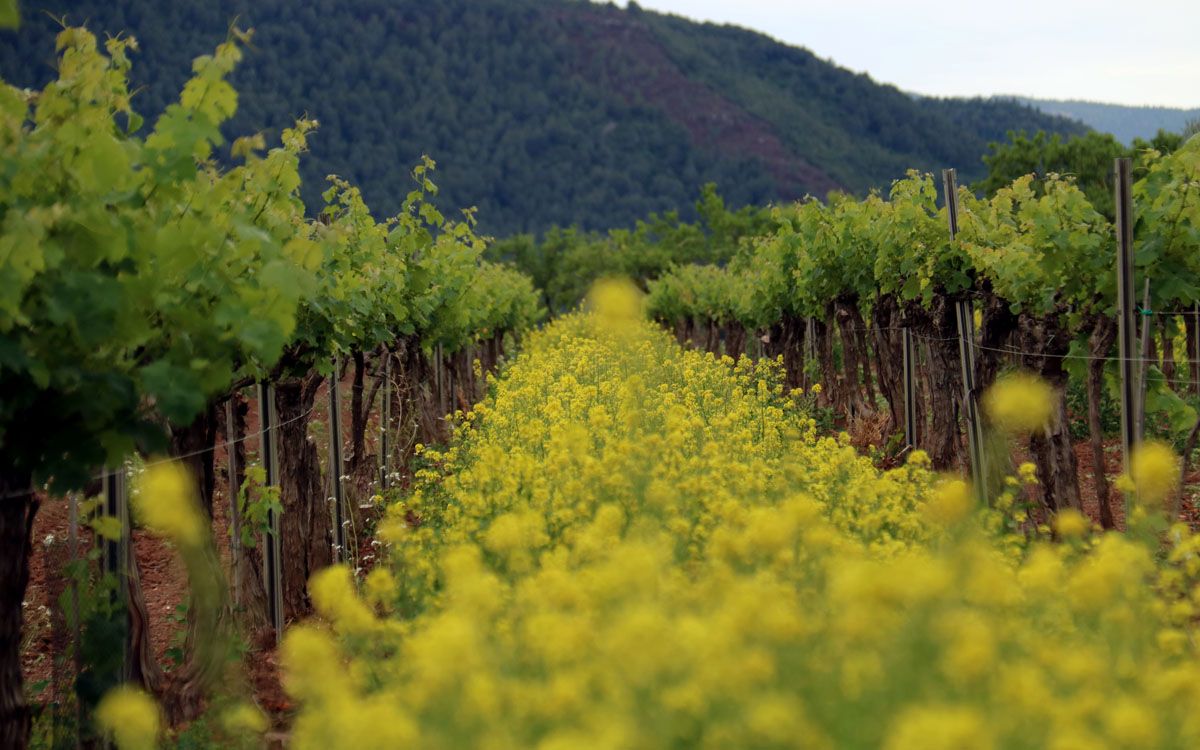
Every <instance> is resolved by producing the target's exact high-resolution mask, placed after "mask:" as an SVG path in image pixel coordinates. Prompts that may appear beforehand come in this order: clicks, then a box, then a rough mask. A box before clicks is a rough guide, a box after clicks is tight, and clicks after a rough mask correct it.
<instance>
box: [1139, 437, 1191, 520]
mask: <svg viewBox="0 0 1200 750" xmlns="http://www.w3.org/2000/svg"><path fill="white" fill-rule="evenodd" d="M1129 475H1130V478H1131V479H1132V480H1133V485H1134V491H1135V492H1137V496H1138V500H1139V501H1140V502H1142V503H1144V504H1146V505H1149V506H1153V507H1158V506H1161V505H1162V503H1163V501H1164V500H1166V499H1167V496H1168V495H1170V494H1171V493H1172V492H1174V491H1175V489H1176V488H1177V487H1178V486H1179V479H1180V477H1179V459H1178V458H1177V457H1176V456H1175V451H1173V450H1171V447H1170V446H1169V445H1167V444H1166V443H1161V442H1158V441H1155V440H1151V441H1147V442H1145V443H1143V444H1142V445H1140V446H1139V447H1138V448H1137V449H1136V450H1134V452H1133V456H1132V457H1131V459H1130V462H1129Z"/></svg>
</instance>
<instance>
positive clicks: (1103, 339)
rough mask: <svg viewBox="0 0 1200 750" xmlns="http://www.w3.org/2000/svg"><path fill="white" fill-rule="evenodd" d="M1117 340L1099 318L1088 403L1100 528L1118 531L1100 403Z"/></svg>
mask: <svg viewBox="0 0 1200 750" xmlns="http://www.w3.org/2000/svg"><path fill="white" fill-rule="evenodd" d="M1116 340H1117V324H1116V321H1114V320H1112V319H1111V318H1109V317H1108V316H1106V315H1097V316H1096V317H1095V319H1094V320H1093V322H1092V332H1091V335H1089V336H1088V353H1089V355H1090V356H1091V359H1090V360H1088V368H1087V399H1088V433H1089V437H1090V442H1091V449H1092V478H1093V481H1094V483H1095V485H1096V500H1097V502H1098V503H1099V505H1100V525H1101V526H1103V527H1104V528H1106V529H1112V528H1116V521H1115V520H1114V519H1113V512H1112V501H1111V499H1110V497H1109V490H1108V476H1107V475H1106V473H1105V460H1104V424H1103V422H1102V421H1101V419H1100V400H1101V398H1102V396H1103V389H1104V365H1105V363H1106V360H1107V358H1108V353H1109V351H1110V350H1112V345H1113V342H1114V341H1116Z"/></svg>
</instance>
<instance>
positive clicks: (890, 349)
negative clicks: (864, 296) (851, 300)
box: [871, 294, 904, 435]
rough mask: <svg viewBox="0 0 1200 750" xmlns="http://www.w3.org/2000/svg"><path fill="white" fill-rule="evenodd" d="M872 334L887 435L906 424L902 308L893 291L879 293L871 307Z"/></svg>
mask: <svg viewBox="0 0 1200 750" xmlns="http://www.w3.org/2000/svg"><path fill="white" fill-rule="evenodd" d="M871 322H872V324H873V325H872V326H871V334H872V337H873V338H874V341H875V367H876V372H877V373H878V375H879V378H878V382H879V390H880V392H881V393H882V394H883V398H884V400H885V401H887V405H888V423H887V425H886V427H885V429H884V434H885V435H891V434H893V433H894V432H896V431H897V430H898V429H901V426H902V425H903V424H904V334H903V333H902V332H901V331H900V330H898V329H899V328H900V307H899V306H898V305H897V304H896V298H895V297H893V296H892V295H890V294H885V295H882V296H880V297H879V298H878V299H877V300H876V301H875V306H874V307H873V308H872V309H871Z"/></svg>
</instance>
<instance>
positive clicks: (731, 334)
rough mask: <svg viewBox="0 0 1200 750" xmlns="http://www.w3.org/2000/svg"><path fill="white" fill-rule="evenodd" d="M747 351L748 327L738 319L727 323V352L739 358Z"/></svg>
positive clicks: (736, 358) (735, 358)
mask: <svg viewBox="0 0 1200 750" xmlns="http://www.w3.org/2000/svg"><path fill="white" fill-rule="evenodd" d="M745 352H746V327H745V326H743V325H742V324H741V323H739V322H738V321H736V320H731V321H729V322H728V323H726V324H725V353H726V354H728V355H729V356H730V357H733V359H734V360H735V361H736V360H739V359H741V358H742V355H743V354H745Z"/></svg>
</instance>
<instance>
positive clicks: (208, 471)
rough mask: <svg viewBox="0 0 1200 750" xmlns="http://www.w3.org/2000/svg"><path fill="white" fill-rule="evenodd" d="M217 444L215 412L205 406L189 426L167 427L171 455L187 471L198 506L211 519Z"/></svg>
mask: <svg viewBox="0 0 1200 750" xmlns="http://www.w3.org/2000/svg"><path fill="white" fill-rule="evenodd" d="M216 442H217V408H216V406H215V405H214V404H212V403H209V404H206V405H205V407H204V410H203V411H201V412H200V413H199V414H197V415H196V418H195V419H194V420H192V423H191V424H189V425H183V426H179V425H171V455H172V456H175V457H176V458H177V459H178V460H179V463H181V464H183V466H184V467H185V468H187V470H188V473H189V474H191V476H192V478H193V479H194V480H195V482H196V492H197V493H198V495H199V497H200V505H201V506H202V507H203V508H204V512H205V513H207V514H208V517H209V519H211V518H212V517H213V507H212V504H213V489H214V488H215V487H216V483H217V473H216V468H215V466H214V461H215V455H214V452H213V446H214V445H216Z"/></svg>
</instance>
